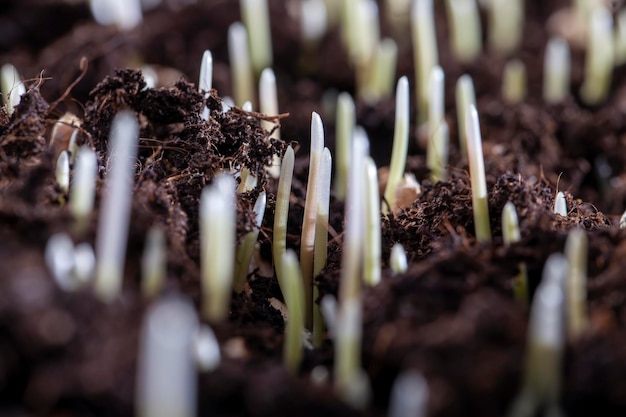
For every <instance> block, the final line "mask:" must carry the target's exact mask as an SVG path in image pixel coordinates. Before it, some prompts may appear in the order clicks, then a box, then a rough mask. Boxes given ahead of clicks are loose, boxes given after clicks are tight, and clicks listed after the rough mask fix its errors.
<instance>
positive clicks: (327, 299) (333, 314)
mask: <svg viewBox="0 0 626 417" xmlns="http://www.w3.org/2000/svg"><path fill="white" fill-rule="evenodd" d="M338 309H339V308H338V307H337V299H336V298H335V297H334V296H332V295H326V296H324V298H322V301H321V302H320V310H321V312H322V316H323V317H324V322H326V327H328V335H329V336H330V338H331V339H334V338H335V335H336V334H337V310H338Z"/></svg>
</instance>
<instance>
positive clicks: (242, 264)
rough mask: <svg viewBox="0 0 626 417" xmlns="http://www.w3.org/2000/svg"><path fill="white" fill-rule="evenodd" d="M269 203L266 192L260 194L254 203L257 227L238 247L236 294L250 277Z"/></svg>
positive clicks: (235, 274) (234, 283) (235, 276)
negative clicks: (255, 248) (255, 250)
mask: <svg viewBox="0 0 626 417" xmlns="http://www.w3.org/2000/svg"><path fill="white" fill-rule="evenodd" d="M266 203H267V197H266V195H265V191H262V192H261V194H259V197H258V198H257V200H256V202H255V203H254V208H253V211H254V214H255V216H256V218H255V225H254V229H252V231H251V232H248V233H247V234H246V236H245V237H244V238H243V241H242V242H241V243H240V244H239V246H238V247H237V255H236V257H235V273H234V282H233V287H234V289H235V292H237V293H240V292H242V291H243V289H244V285H245V283H246V276H247V275H248V269H249V268H250V261H251V260H252V254H253V252H254V245H255V244H256V242H257V239H258V238H259V231H260V230H261V224H262V223H263V216H264V215H265V205H266Z"/></svg>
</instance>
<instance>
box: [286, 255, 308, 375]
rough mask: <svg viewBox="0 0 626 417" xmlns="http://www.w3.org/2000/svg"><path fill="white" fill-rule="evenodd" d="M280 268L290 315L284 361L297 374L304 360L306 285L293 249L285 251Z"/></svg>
mask: <svg viewBox="0 0 626 417" xmlns="http://www.w3.org/2000/svg"><path fill="white" fill-rule="evenodd" d="M280 269H281V270H282V276H283V283H284V284H285V287H284V293H283V295H284V296H285V302H286V304H287V311H288V312H289V316H288V319H287V326H286V328H285V342H284V345H283V362H284V363H285V367H286V368H287V370H288V371H289V372H291V373H292V374H296V373H297V372H298V369H299V368H300V362H302V332H303V331H304V315H305V314H304V305H305V300H304V293H305V291H304V287H303V279H302V278H303V277H302V274H301V272H300V266H299V265H298V258H297V257H296V254H295V252H294V251H292V250H291V249H289V250H287V251H286V252H284V253H283V257H282V259H281V264H280Z"/></svg>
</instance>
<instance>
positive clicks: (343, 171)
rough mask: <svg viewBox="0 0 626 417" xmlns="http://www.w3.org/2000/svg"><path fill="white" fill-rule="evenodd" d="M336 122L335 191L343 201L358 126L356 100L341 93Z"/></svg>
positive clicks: (338, 98) (338, 99)
mask: <svg viewBox="0 0 626 417" xmlns="http://www.w3.org/2000/svg"><path fill="white" fill-rule="evenodd" d="M396 118H397V116H396ZM336 120H337V122H336V125H337V127H336V131H335V137H336V140H335V148H336V149H335V153H336V158H335V161H336V166H337V168H336V170H335V181H334V191H335V196H336V197H337V198H338V199H339V200H343V199H345V196H346V190H347V183H348V170H349V167H350V148H351V143H352V132H353V131H354V126H355V125H356V115H355V109H354V100H353V99H352V96H351V95H350V94H348V93H341V94H339V96H338V97H337V117H336ZM396 123H397V122H396ZM407 130H408V128H407Z"/></svg>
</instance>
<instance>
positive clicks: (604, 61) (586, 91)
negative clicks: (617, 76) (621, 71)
mask: <svg viewBox="0 0 626 417" xmlns="http://www.w3.org/2000/svg"><path fill="white" fill-rule="evenodd" d="M590 19H591V20H590V26H589V34H588V39H587V53H586V56H585V79H584V81H583V85H582V87H581V88H580V96H581V98H582V99H583V101H584V102H585V103H586V104H588V105H596V104H599V103H600V102H601V101H603V100H604V99H605V98H606V96H607V95H608V93H609V87H610V85H611V73H612V71H613V63H614V51H613V16H611V12H609V11H608V10H607V9H606V8H605V7H602V6H597V7H595V8H594V9H593V12H592V14H591V17H590Z"/></svg>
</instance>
